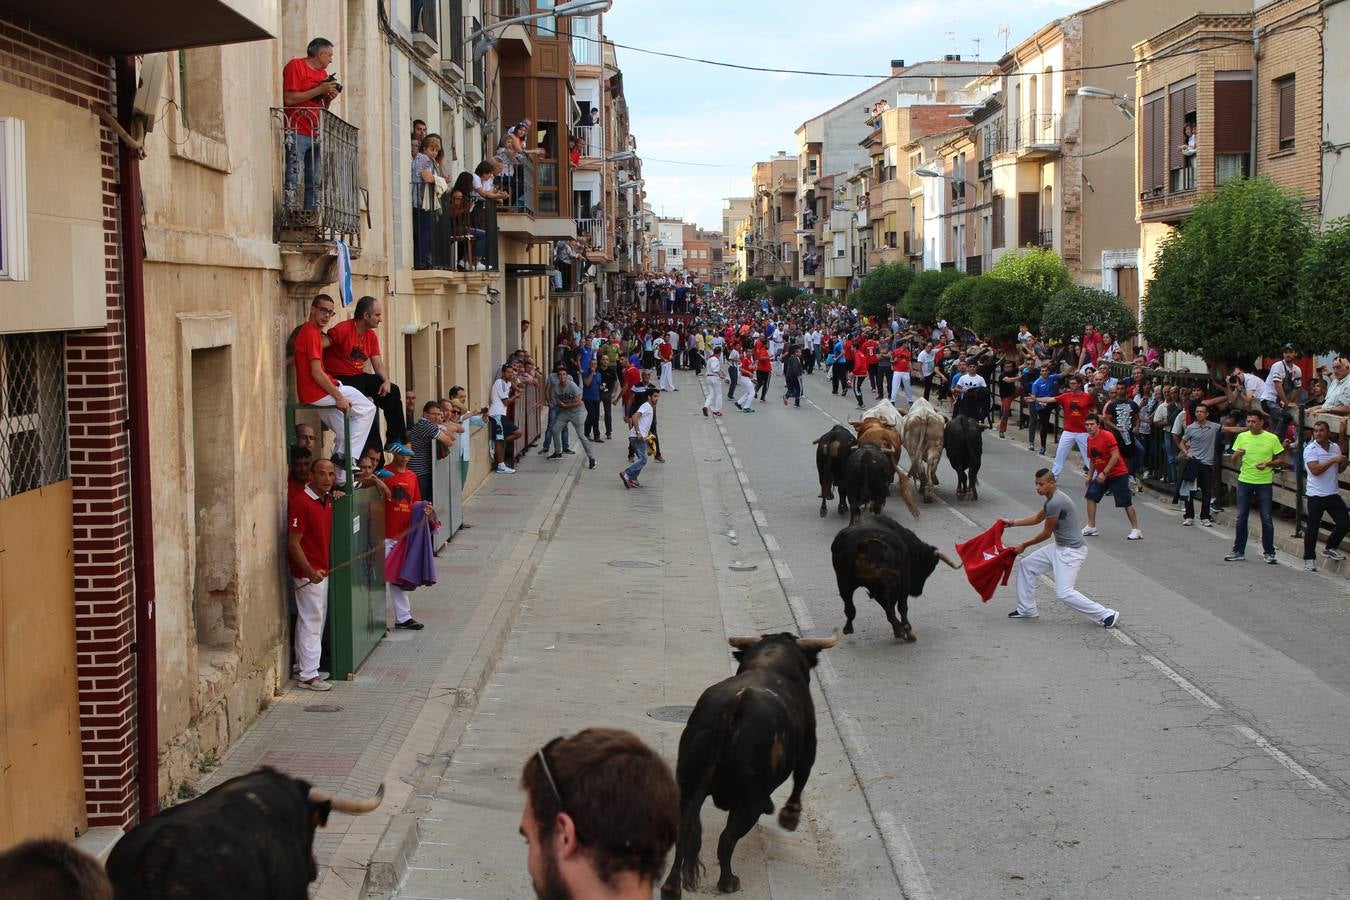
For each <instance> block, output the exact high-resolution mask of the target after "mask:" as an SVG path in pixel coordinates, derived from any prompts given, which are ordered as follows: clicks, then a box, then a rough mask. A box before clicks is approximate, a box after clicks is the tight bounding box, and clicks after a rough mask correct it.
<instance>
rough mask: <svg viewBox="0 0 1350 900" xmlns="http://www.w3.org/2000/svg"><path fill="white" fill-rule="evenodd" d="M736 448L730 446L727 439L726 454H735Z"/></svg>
mask: <svg viewBox="0 0 1350 900" xmlns="http://www.w3.org/2000/svg"><path fill="white" fill-rule="evenodd" d="M735 455H736V448H735V447H733V446H731V441H727V456H735Z"/></svg>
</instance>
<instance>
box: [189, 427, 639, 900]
mask: <svg viewBox="0 0 1350 900" xmlns="http://www.w3.org/2000/svg"><path fill="white" fill-rule="evenodd" d="M584 459H585V457H584V456H581V455H580V454H578V456H577V457H568V463H567V464H565V465H562V466H559V464H557V463H548V462H545V461H544V460H543V459H542V458H541V457H538V456H537V455H535V454H533V453H531V454H530V455H529V457H528V458H527V459H525V460H523V461H522V464H521V466H520V468H519V469H518V471H517V473H516V474H515V475H489V476H488V480H487V481H486V482H485V483H484V484H483V485H482V486H481V487H480V488H479V489H478V491H477V492H476V493H475V494H474V495H473V496H472V497H470V498H469V500H468V501H467V502H466V503H465V510H464V521H465V522H466V523H468V524H469V525H471V526H472V527H471V528H469V529H467V530H463V531H460V532H459V533H458V534H457V535H456V536H455V538H454V539H453V540H452V541H451V542H450V543H449V545H447V546H446V547H445V548H444V549H443V550H442V551H441V554H440V556H439V557H438V558H437V561H436V569H437V576H438V583H437V584H436V585H434V586H432V587H424V588H420V589H418V590H417V591H416V592H414V593H413V594H412V605H413V613H414V615H415V616H416V617H417V618H418V619H419V620H421V621H422V622H423V623H424V624H425V625H426V627H425V628H424V629H423V630H421V631H390V632H389V633H388V634H387V635H386V636H385V638H384V640H382V641H381V642H380V644H379V645H378V646H377V647H376V648H375V650H374V651H373V652H372V653H371V655H370V657H369V658H368V659H367V660H366V661H365V663H364V664H362V666H361V668H360V670H359V672H358V673H357V675H356V678H355V680H353V681H347V682H335V683H334V685H333V690H332V691H330V692H328V693H326V694H317V693H313V692H310V691H306V690H302V689H299V688H297V687H296V686H295V683H294V682H293V681H288V682H287V684H286V685H285V686H284V687H283V689H282V693H281V695H280V696H279V697H278V698H276V700H275V701H274V703H273V704H272V706H271V707H270V708H268V709H267V710H266V711H265V712H264V713H263V714H262V715H261V716H259V718H258V720H257V721H256V722H255V723H254V725H253V726H252V727H251V728H250V729H249V730H248V732H247V733H246V734H245V735H244V736H243V738H242V739H241V740H239V741H238V742H237V743H236V744H235V745H234V746H233V747H232V748H231V750H230V751H229V753H227V754H226V755H225V757H224V758H223V759H222V760H221V764H220V766H219V768H217V769H215V770H214V771H212V772H211V773H210V775H209V776H208V777H206V778H204V779H203V781H202V783H201V784H199V785H198V787H199V789H200V790H203V791H204V790H208V789H210V788H211V787H213V786H215V785H216V784H219V783H220V782H221V781H224V780H225V779H227V778H231V777H233V776H235V775H240V774H243V773H245V772H248V771H251V770H253V769H255V768H257V767H258V766H260V765H269V766H274V767H276V768H277V769H280V770H281V771H284V772H287V773H290V774H293V775H296V776H298V777H303V778H305V779H307V780H309V781H310V782H312V783H313V784H315V785H316V786H318V787H320V788H323V789H324V790H330V791H339V792H342V793H346V794H353V795H360V796H369V795H370V794H372V793H374V791H375V790H376V788H377V787H378V786H379V785H380V784H381V783H382V782H383V783H384V785H385V790H386V794H385V800H384V803H383V804H382V805H381V807H380V808H379V809H378V810H376V811H375V812H373V813H370V814H368V815H365V816H358V817H353V816H346V815H341V814H335V815H333V816H332V818H330V819H329V823H328V827H327V828H325V829H322V830H320V831H319V832H318V833H317V834H316V835H315V841H314V851H315V856H316V857H317V859H318V862H319V867H320V868H319V879H318V882H317V883H316V888H315V890H314V892H313V896H314V897H316V898H320V900H350V898H355V897H357V896H359V894H360V891H361V889H362V885H363V884H364V882H365V880H366V869H367V866H368V862H369V859H370V856H371V854H372V853H373V852H374V850H375V848H376V846H377V845H378V843H379V841H380V838H381V836H382V835H383V834H384V833H385V832H386V831H387V829H388V826H389V823H390V821H391V820H392V819H393V818H394V816H395V814H396V813H397V812H398V811H399V810H400V809H401V808H402V807H403V805H404V803H405V802H406V801H407V799H408V797H409V795H410V793H411V786H412V784H413V783H415V781H416V780H417V778H418V777H419V774H420V773H421V771H422V770H423V769H424V768H426V767H427V766H433V767H434V766H435V765H436V764H437V760H436V759H435V754H436V750H437V742H438V740H439V739H440V737H441V736H442V733H443V732H444V730H445V727H446V723H447V722H449V721H450V719H451V716H452V714H453V713H454V712H455V711H456V710H457V709H460V708H464V707H469V708H471V707H473V706H474V705H475V704H476V703H477V700H478V695H479V692H480V690H481V689H482V687H483V684H484V682H485V681H486V679H487V677H488V675H489V674H490V673H491V671H492V669H493V667H494V666H495V664H496V661H497V658H498V655H499V654H500V651H501V648H502V645H503V643H504V642H505V640H506V637H507V635H508V633H509V632H510V627H511V623H512V621H513V620H514V618H515V615H516V613H517V611H518V610H519V608H520V603H521V601H522V600H523V598H524V596H525V588H526V586H527V585H528V584H529V583H530V582H531V579H532V576H533V573H534V567H535V565H536V564H537V561H538V558H539V554H540V552H541V551H542V549H543V547H545V546H546V545H547V542H548V538H549V536H550V535H551V534H552V532H553V529H554V528H555V527H556V525H557V519H558V516H559V515H560V514H561V512H562V510H563V508H564V507H565V506H566V504H567V500H568V497H569V496H570V495H571V493H572V490H573V488H574V487H575V485H576V484H577V481H578V477H579V476H580V475H581V474H582V473H581V466H580V465H578V464H577V460H584ZM590 474H591V475H593V476H594V475H598V474H599V470H597V471H596V472H593V473H590ZM616 483H617V480H616ZM389 621H391V622H392V621H393V616H392V613H391V614H390V616H389Z"/></svg>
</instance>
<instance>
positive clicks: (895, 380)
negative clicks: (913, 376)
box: [891, 341, 914, 403]
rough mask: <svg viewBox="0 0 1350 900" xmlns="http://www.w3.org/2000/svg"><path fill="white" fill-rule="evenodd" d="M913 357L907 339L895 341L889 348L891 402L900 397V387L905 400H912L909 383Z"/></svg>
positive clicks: (912, 393) (912, 392) (912, 394)
mask: <svg viewBox="0 0 1350 900" xmlns="http://www.w3.org/2000/svg"><path fill="white" fill-rule="evenodd" d="M912 366H913V357H912V356H911V355H910V352H909V342H908V341H897V342H896V344H895V348H894V349H892V350H891V402H892V403H894V402H895V401H897V400H899V399H900V389H901V388H904V391H905V401H906V402H908V403H913V402H914V389H913V387H912V386H911V385H910V369H911V368H912Z"/></svg>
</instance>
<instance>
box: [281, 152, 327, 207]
mask: <svg viewBox="0 0 1350 900" xmlns="http://www.w3.org/2000/svg"><path fill="white" fill-rule="evenodd" d="M319 151H320V148H319V146H318V145H317V144H316V143H315V141H314V138H312V137H310V136H309V135H307V134H296V133H291V134H288V135H286V173H285V203H286V208H287V209H299V208H300V204H298V203H297V202H296V200H297V199H299V198H297V197H296V190H297V189H298V188H299V186H300V177H301V172H302V170H303V173H304V181H305V204H304V208H305V209H315V208H316V207H317V206H318V205H319Z"/></svg>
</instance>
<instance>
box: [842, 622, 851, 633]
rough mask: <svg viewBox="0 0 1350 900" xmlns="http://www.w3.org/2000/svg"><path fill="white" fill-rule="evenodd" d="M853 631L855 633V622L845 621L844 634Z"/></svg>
mask: <svg viewBox="0 0 1350 900" xmlns="http://www.w3.org/2000/svg"><path fill="white" fill-rule="evenodd" d="M852 633H853V623H852V622H845V623H844V634H852Z"/></svg>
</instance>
